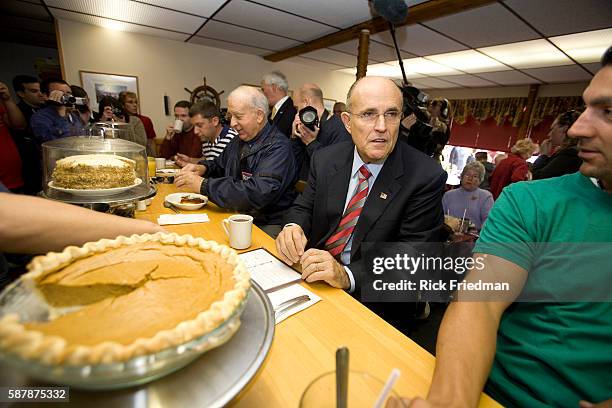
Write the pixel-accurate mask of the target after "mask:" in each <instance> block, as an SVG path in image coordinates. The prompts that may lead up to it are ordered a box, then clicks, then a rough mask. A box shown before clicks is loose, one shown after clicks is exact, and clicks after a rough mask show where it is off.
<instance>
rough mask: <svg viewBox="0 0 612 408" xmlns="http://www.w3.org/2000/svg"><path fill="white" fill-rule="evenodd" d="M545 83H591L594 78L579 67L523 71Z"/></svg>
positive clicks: (568, 66)
mask: <svg viewBox="0 0 612 408" xmlns="http://www.w3.org/2000/svg"><path fill="white" fill-rule="evenodd" d="M523 71H524V72H525V73H527V74H529V75H532V76H534V77H536V78H538V79H539V80H542V81H544V82H578V81H590V80H591V78H592V76H591V75H590V74H589V73H588V72H586V71H585V70H584V69H582V68H580V67H579V66H578V65H566V66H563V67H550V68H533V69H525V70H523Z"/></svg>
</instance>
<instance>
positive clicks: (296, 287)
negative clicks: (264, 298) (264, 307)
mask: <svg viewBox="0 0 612 408" xmlns="http://www.w3.org/2000/svg"><path fill="white" fill-rule="evenodd" d="M266 295H268V298H269V299H270V302H272V306H273V308H274V311H275V312H276V311H277V309H278V307H279V305H280V304H281V303H283V302H285V301H287V300H290V299H295V298H297V297H298V296H301V295H308V297H309V298H310V300H308V301H305V302H303V303H300V304H298V305H295V306H294V307H290V308H289V310H287V311H285V312H283V313H282V314H281V315H280V316H278V319H277V320H276V324H279V323H280V322H282V321H283V320H285V319H286V318H288V317H289V316H292V315H294V314H296V313H298V312H301V311H302V310H304V309H307V308H309V307H310V306H312V305H314V304H315V303H317V302H318V301H320V300H321V298H320V297H319V296H317V295H315V294H314V293H312V292H311V291H309V290H308V289H306V288H305V287H303V286H302V285H300V284H297V283H296V284H293V285H291V286H287V287H284V288H282V289H279V290H275V291H274V292H269V293H266Z"/></svg>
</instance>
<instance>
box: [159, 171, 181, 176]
mask: <svg viewBox="0 0 612 408" xmlns="http://www.w3.org/2000/svg"><path fill="white" fill-rule="evenodd" d="M179 171H180V169H159V170H157V171H156V172H155V174H156V175H158V176H176V175H177V173H178V172H179Z"/></svg>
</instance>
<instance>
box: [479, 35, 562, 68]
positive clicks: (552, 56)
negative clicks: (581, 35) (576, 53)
mask: <svg viewBox="0 0 612 408" xmlns="http://www.w3.org/2000/svg"><path fill="white" fill-rule="evenodd" d="M479 51H481V52H483V53H485V54H486V55H488V56H490V57H491V58H495V59H496V60H498V61H501V62H503V63H504V64H507V65H510V66H511V67H514V68H541V67H553V66H558V65H571V64H572V61H571V60H570V59H569V58H567V57H566V56H565V55H563V53H562V52H561V51H559V50H558V49H556V48H555V47H554V46H553V45H552V44H550V43H549V42H548V41H546V40H544V39H540V40H531V41H523V42H518V43H512V44H504V45H497V46H495V47H486V48H479Z"/></svg>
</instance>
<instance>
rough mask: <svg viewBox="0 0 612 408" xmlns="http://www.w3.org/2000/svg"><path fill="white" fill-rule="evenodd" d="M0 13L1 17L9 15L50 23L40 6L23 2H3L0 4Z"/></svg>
mask: <svg viewBox="0 0 612 408" xmlns="http://www.w3.org/2000/svg"><path fill="white" fill-rule="evenodd" d="M0 12H2V14H3V15H7V14H11V15H14V16H22V17H30V18H36V19H39V20H46V21H52V19H51V17H50V16H49V14H48V13H47V11H46V10H45V8H44V7H43V6H42V4H40V3H39V4H32V3H26V2H23V1H16V0H12V1H6V0H5V1H3V2H2V3H0Z"/></svg>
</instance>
